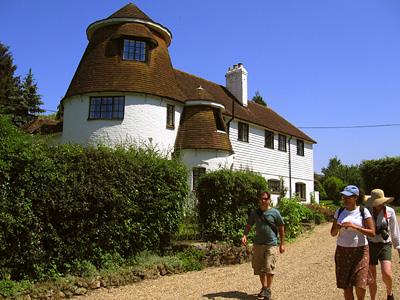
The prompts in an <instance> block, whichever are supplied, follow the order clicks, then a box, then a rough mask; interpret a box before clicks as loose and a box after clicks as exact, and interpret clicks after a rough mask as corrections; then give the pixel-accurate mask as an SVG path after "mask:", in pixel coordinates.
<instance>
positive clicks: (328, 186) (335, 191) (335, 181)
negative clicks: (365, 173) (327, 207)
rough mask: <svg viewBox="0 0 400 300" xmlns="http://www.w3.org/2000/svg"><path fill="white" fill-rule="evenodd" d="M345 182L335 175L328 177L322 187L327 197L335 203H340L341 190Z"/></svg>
mask: <svg viewBox="0 0 400 300" xmlns="http://www.w3.org/2000/svg"><path fill="white" fill-rule="evenodd" d="M346 185H347V183H346V182H343V180H342V179H340V178H337V177H334V176H332V177H329V178H327V179H326V180H325V181H324V189H325V192H326V195H327V197H328V199H332V200H333V203H334V204H335V205H340V200H341V199H342V197H341V194H340V193H341V192H342V191H343V189H344V188H345V187H346Z"/></svg>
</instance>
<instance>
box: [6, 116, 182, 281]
mask: <svg viewBox="0 0 400 300" xmlns="http://www.w3.org/2000/svg"><path fill="white" fill-rule="evenodd" d="M0 137H1V138H2V143H0V197H1V199H0V279H2V278H7V277H8V276H9V275H11V278H12V279H23V278H29V279H41V278H42V277H43V276H49V275H56V274H59V273H64V272H67V271H68V270H69V269H70V268H71V265H72V263H73V262H74V261H76V260H78V261H79V262H84V261H86V262H87V263H91V264H93V265H95V266H96V267H101V266H102V264H103V263H104V261H107V259H105V258H107V256H109V255H112V256H113V257H121V258H129V257H133V256H134V255H135V254H136V253H138V252H140V251H142V250H145V249H151V250H152V251H155V252H162V251H164V250H166V249H168V248H169V246H170V240H171V236H172V235H173V234H174V233H175V232H176V231H177V230H178V229H179V224H180V220H181V217H182V206H183V202H184V200H185V198H186V195H187V190H188V188H187V178H188V171H187V169H186V167H185V166H184V165H183V164H182V163H181V162H179V161H177V160H169V159H166V158H164V157H162V156H161V155H159V154H157V153H156V152H155V151H154V150H152V149H148V148H136V147H134V146H128V147H126V146H124V147H122V146H121V147H120V148H117V149H115V150H112V149H109V148H106V147H100V148H97V149H95V148H92V147H82V146H80V145H70V144H67V145H62V146H58V147H48V146H46V144H45V143H44V142H41V141H40V139H38V138H37V137H36V139H35V140H34V141H31V140H30V136H28V135H24V134H22V133H21V132H19V131H18V130H17V129H16V128H14V127H13V126H12V125H10V123H9V122H7V120H5V118H4V117H1V116H0Z"/></svg>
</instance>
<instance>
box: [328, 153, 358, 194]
mask: <svg viewBox="0 0 400 300" xmlns="http://www.w3.org/2000/svg"><path fill="white" fill-rule="evenodd" d="M322 172H323V173H324V174H325V178H326V179H328V178H330V177H336V178H340V179H341V180H342V181H343V182H345V183H347V184H353V185H355V186H358V187H361V188H364V181H363V178H362V175H361V171H360V167H359V165H351V166H348V165H343V164H342V162H341V160H340V159H338V158H337V157H334V158H331V159H330V160H329V164H328V166H327V167H326V168H322ZM327 193H328V192H327Z"/></svg>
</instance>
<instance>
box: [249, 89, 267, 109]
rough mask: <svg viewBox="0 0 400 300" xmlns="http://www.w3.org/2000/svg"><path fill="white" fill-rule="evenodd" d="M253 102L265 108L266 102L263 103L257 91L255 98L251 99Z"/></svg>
mask: <svg viewBox="0 0 400 300" xmlns="http://www.w3.org/2000/svg"><path fill="white" fill-rule="evenodd" d="M252 101H253V102H255V103H258V104H261V105H263V106H267V102H265V101H264V99H263V97H261V95H260V92H259V91H257V92H256V94H255V96H254V97H253V99H252Z"/></svg>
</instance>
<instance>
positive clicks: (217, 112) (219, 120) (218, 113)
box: [213, 108, 226, 131]
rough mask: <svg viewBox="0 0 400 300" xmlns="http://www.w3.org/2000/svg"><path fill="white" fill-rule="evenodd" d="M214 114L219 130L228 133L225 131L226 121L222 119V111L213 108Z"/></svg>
mask: <svg viewBox="0 0 400 300" xmlns="http://www.w3.org/2000/svg"><path fill="white" fill-rule="evenodd" d="M213 112H214V119H215V125H216V126H217V130H221V131H226V130H225V122H224V119H223V118H222V114H221V111H220V110H219V109H217V108H213Z"/></svg>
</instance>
